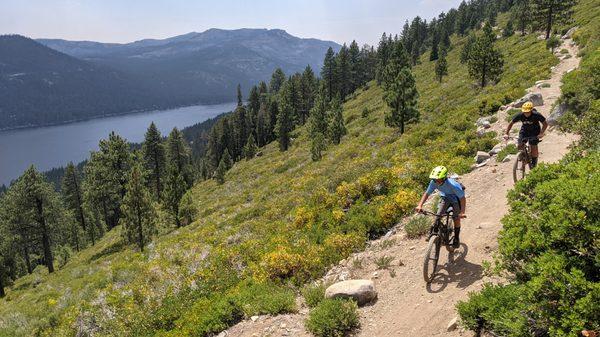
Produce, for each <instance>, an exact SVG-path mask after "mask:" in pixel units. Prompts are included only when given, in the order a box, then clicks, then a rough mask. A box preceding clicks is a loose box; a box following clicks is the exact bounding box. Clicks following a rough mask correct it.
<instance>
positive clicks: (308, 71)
mask: <svg viewBox="0 0 600 337" xmlns="http://www.w3.org/2000/svg"><path fill="white" fill-rule="evenodd" d="M316 89H317V78H316V77H315V74H314V72H313V71H312V68H311V67H310V66H306V68H304V71H303V72H302V78H301V79H300V101H301V103H300V110H299V115H300V124H301V125H303V124H304V123H305V122H306V119H307V118H308V115H309V112H310V109H311V108H312V106H313V105H314V101H315V92H316Z"/></svg>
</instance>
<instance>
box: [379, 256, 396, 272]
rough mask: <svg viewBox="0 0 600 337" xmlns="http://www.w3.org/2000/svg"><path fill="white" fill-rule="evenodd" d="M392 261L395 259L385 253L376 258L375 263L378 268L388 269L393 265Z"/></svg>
mask: <svg viewBox="0 0 600 337" xmlns="http://www.w3.org/2000/svg"><path fill="white" fill-rule="evenodd" d="M392 261H394V258H393V257H391V256H387V255H384V256H380V257H378V258H376V259H375V265H376V266H377V269H388V268H389V267H390V266H391V265H392Z"/></svg>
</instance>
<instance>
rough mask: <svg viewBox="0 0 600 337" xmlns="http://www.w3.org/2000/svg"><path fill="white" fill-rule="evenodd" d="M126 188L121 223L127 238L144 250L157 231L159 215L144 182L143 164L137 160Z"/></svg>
mask: <svg viewBox="0 0 600 337" xmlns="http://www.w3.org/2000/svg"><path fill="white" fill-rule="evenodd" d="M126 190H127V192H126V193H125V197H124V198H123V203H122V204H121V212H122V214H123V217H122V218H121V219H120V220H119V223H120V224H121V225H122V226H123V232H124V233H125V239H127V240H128V241H129V243H135V244H137V245H138V247H139V248H140V250H141V251H142V252H143V251H144V247H145V246H146V244H147V243H148V242H150V240H151V238H152V235H154V234H155V233H156V218H157V215H156V210H155V209H154V205H153V204H152V198H151V197H150V193H149V192H148V189H147V188H146V183H145V182H144V174H143V169H142V166H141V165H140V164H139V163H137V162H136V163H135V164H133V167H132V168H131V172H130V174H129V179H128V182H127V186H126Z"/></svg>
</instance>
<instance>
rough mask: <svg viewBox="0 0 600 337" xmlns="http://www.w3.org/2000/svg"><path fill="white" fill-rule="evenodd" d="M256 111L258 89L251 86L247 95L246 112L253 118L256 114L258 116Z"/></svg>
mask: <svg viewBox="0 0 600 337" xmlns="http://www.w3.org/2000/svg"><path fill="white" fill-rule="evenodd" d="M263 83H264V82H263ZM258 109H260V93H259V91H258V87H257V86H253V87H252V89H250V94H248V110H249V112H250V114H249V115H250V116H253V115H254V116H255V115H256V114H258Z"/></svg>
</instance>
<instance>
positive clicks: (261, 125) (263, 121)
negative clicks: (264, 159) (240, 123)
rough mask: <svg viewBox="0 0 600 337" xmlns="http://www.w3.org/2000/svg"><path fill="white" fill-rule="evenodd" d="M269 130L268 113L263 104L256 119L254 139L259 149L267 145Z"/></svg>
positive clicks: (264, 103)
mask: <svg viewBox="0 0 600 337" xmlns="http://www.w3.org/2000/svg"><path fill="white" fill-rule="evenodd" d="M269 130H270V126H269V112H268V111H267V103H266V102H263V103H261V105H260V109H259V110H258V116H257V118H256V139H257V143H258V146H259V147H262V146H265V145H267V143H268V142H269V141H270V138H269Z"/></svg>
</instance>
